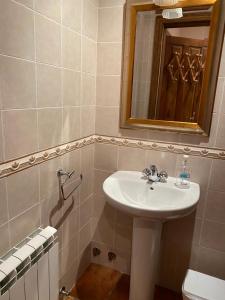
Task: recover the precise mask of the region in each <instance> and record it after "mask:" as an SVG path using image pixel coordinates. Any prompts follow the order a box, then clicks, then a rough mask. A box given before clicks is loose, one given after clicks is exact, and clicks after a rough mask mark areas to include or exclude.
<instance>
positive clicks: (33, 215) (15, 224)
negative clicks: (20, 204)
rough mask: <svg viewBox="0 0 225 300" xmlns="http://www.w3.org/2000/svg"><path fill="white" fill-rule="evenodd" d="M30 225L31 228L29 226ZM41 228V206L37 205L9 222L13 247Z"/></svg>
mask: <svg viewBox="0 0 225 300" xmlns="http://www.w3.org/2000/svg"><path fill="white" fill-rule="evenodd" d="M28 224H29V226H27V225H28ZM38 226H40V206H39V205H35V206H34V207H32V208H31V209H29V210H27V211H25V212H24V213H23V214H22V215H20V216H18V217H16V218H15V219H13V220H11V221H10V222H9V230H10V237H11V244H12V246H13V245H15V244H16V243H19V242H20V241H22V240H23V239H24V238H25V237H26V236H27V235H29V234H30V233H32V231H34V230H35V229H37V227H38Z"/></svg>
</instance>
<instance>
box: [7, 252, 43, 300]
mask: <svg viewBox="0 0 225 300" xmlns="http://www.w3.org/2000/svg"><path fill="white" fill-rule="evenodd" d="M38 294H39V300H42V299H45V300H49V269H48V253H46V254H45V255H44V256H42V257H41V259H40V260H39V261H38ZM10 300H11V299H10Z"/></svg>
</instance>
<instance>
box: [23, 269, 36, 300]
mask: <svg viewBox="0 0 225 300" xmlns="http://www.w3.org/2000/svg"><path fill="white" fill-rule="evenodd" d="M25 294H26V300H38V276H37V264H35V265H34V266H32V267H31V269H30V270H28V272H27V273H26V274H25Z"/></svg>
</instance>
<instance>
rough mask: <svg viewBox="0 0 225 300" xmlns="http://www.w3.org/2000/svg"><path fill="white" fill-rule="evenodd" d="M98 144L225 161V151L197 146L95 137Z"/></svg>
mask: <svg viewBox="0 0 225 300" xmlns="http://www.w3.org/2000/svg"><path fill="white" fill-rule="evenodd" d="M94 139H95V142H96V143H102V144H111V145H117V146H125V147H131V148H139V149H145V150H155V151H162V152H171V153H176V154H188V155H193V156H200V157H207V158H213V159H222V160H225V150H221V149H212V148H204V147H197V146H187V145H182V144H175V143H172V144H171V143H163V142H152V141H145V140H137V139H129V138H120V137H109V136H97V135H96V136H95V137H94Z"/></svg>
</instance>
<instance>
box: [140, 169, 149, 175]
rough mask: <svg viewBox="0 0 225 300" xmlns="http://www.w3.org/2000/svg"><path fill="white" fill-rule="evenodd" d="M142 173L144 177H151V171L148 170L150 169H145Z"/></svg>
mask: <svg viewBox="0 0 225 300" xmlns="http://www.w3.org/2000/svg"><path fill="white" fill-rule="evenodd" d="M142 173H143V174H144V175H147V176H148V175H150V174H151V171H150V170H149V169H148V168H145V169H144V170H143V171H142Z"/></svg>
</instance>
